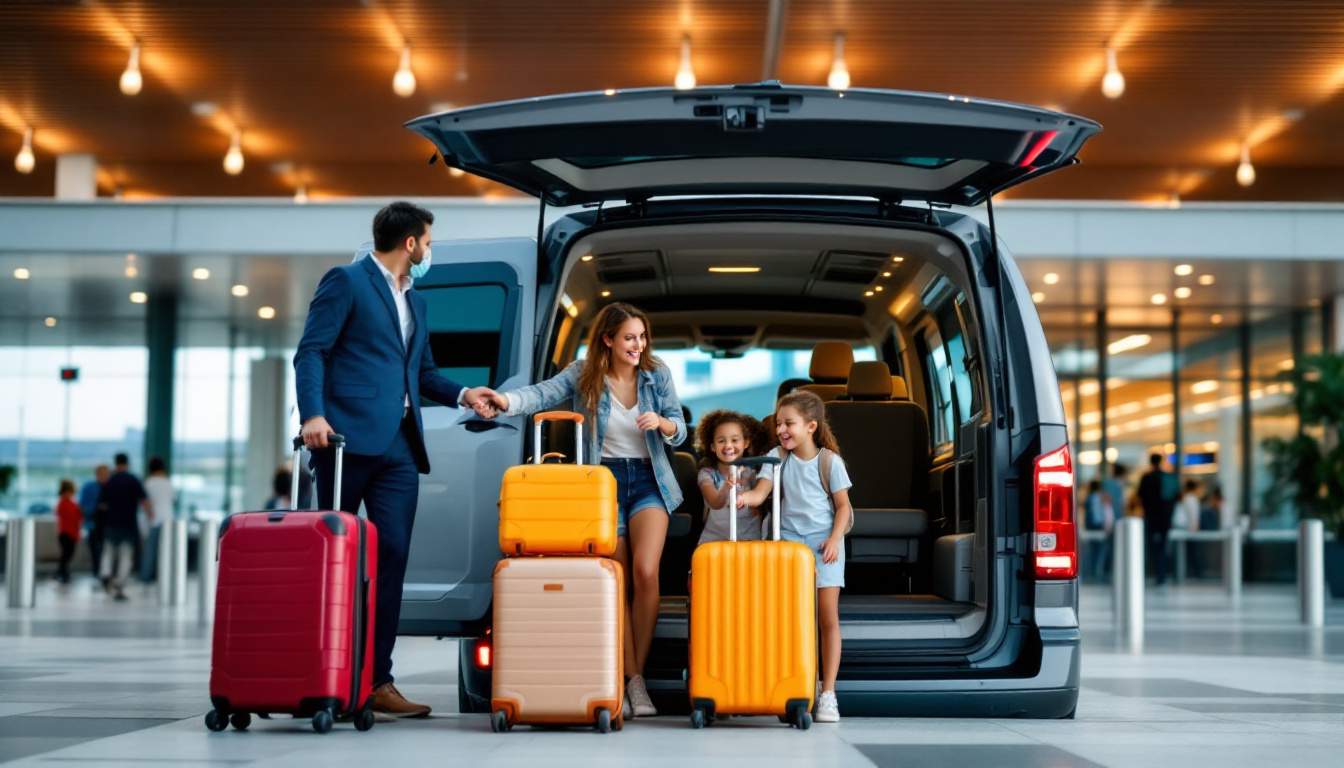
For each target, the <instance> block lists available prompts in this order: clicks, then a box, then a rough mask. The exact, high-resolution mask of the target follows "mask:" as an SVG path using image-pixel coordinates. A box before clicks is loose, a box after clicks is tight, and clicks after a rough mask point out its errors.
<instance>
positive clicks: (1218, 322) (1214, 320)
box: [1209, 314, 1223, 325]
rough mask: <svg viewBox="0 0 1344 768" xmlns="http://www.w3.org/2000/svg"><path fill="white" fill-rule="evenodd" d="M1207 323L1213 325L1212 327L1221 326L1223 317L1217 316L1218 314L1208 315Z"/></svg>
mask: <svg viewBox="0 0 1344 768" xmlns="http://www.w3.org/2000/svg"><path fill="white" fill-rule="evenodd" d="M1209 322H1210V323H1213V324H1214V325H1222V324H1223V316H1222V315H1219V314H1213V315H1209Z"/></svg>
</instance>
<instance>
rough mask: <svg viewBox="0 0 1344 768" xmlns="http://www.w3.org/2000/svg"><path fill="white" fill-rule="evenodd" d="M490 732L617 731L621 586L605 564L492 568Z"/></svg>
mask: <svg viewBox="0 0 1344 768" xmlns="http://www.w3.org/2000/svg"><path fill="white" fill-rule="evenodd" d="M494 592H495V608H494V631H493V634H494V676H493V681H492V689H491V695H490V711H491V713H492V715H491V720H490V725H491V727H492V728H493V729H494V730H495V731H497V732H498V731H504V730H508V729H509V728H512V727H513V726H514V725H516V724H518V723H525V724H556V725H589V724H591V725H595V726H597V729H598V730H599V731H602V732H603V733H606V732H607V731H609V730H611V729H613V728H614V729H616V730H620V728H621V725H622V722H623V721H622V717H621V703H622V702H623V701H624V699H625V667H624V664H623V661H622V650H623V643H622V638H623V637H624V635H623V633H624V621H625V618H624V615H625V610H624V606H625V578H624V576H623V574H622V571H621V564H620V563H619V562H617V561H615V560H610V559H607V558H604V557H518V558H507V559H504V560H500V561H499V563H498V565H496V566H495V580H494Z"/></svg>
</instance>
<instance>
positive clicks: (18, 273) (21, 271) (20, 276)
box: [14, 267, 32, 280]
mask: <svg viewBox="0 0 1344 768" xmlns="http://www.w3.org/2000/svg"><path fill="white" fill-rule="evenodd" d="M30 277H32V273H31V272H29V271H28V268H27V267H15V268H14V279H15V280H27V279H28V278H30Z"/></svg>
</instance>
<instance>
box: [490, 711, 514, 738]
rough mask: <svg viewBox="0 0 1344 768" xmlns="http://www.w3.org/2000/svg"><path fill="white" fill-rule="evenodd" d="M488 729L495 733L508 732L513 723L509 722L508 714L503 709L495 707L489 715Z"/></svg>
mask: <svg viewBox="0 0 1344 768" xmlns="http://www.w3.org/2000/svg"><path fill="white" fill-rule="evenodd" d="M490 730H492V731H494V732H495V733H508V732H509V731H511V730H513V724H512V723H510V722H509V716H508V714H507V713H506V712H505V711H504V710H502V709H497V710H495V711H494V712H493V713H492V714H491V715H490Z"/></svg>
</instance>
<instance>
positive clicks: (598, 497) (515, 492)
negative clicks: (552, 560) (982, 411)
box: [499, 411, 616, 557]
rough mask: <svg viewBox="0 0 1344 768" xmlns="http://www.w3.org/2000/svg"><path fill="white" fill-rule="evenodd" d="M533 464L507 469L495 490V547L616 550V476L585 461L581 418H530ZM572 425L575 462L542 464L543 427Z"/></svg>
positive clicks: (525, 551)
mask: <svg viewBox="0 0 1344 768" xmlns="http://www.w3.org/2000/svg"><path fill="white" fill-rule="evenodd" d="M533 420H534V423H535V431H534V432H533V435H534V438H535V439H534V440H533V452H534V453H535V454H536V456H537V458H536V461H535V463H533V464H524V465H523V466H520V467H510V468H509V469H508V470H507V471H506V472H505V473H504V482H503V483H502V484H501V486H500V491H499V551H500V552H502V553H504V555H505V556H507V557H517V556H519V555H597V556H599V557H608V556H610V555H612V554H615V552H616V478H615V477H614V476H613V475H612V474H611V470H609V469H607V468H606V467H603V466H600V465H598V466H588V465H585V464H584V463H583V416H582V415H581V414H578V413H571V412H569V411H547V412H545V413H538V414H536V415H535V416H534V417H533ZM547 421H573V422H574V423H575V429H574V442H575V453H574V456H575V463H574V464H543V463H542V459H544V458H546V456H543V455H542V453H541V425H542V423H543V422H547Z"/></svg>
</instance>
